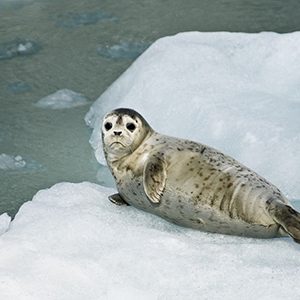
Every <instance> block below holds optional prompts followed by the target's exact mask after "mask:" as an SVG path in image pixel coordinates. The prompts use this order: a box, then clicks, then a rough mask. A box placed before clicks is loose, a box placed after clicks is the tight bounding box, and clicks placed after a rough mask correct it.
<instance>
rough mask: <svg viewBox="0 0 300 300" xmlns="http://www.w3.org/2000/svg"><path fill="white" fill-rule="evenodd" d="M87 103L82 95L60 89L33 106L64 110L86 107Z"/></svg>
mask: <svg viewBox="0 0 300 300" xmlns="http://www.w3.org/2000/svg"><path fill="white" fill-rule="evenodd" d="M88 103H89V100H88V99H87V98H86V97H85V96H84V95H82V94H80V93H76V92H74V91H71V90H68V89H62V90H58V91H57V92H55V93H53V94H51V95H48V96H46V97H44V98H42V99H40V100H39V101H38V102H37V103H35V106H37V107H41V108H51V109H66V108H72V107H77V106H81V105H86V104H88Z"/></svg>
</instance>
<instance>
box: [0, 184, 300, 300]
mask: <svg viewBox="0 0 300 300" xmlns="http://www.w3.org/2000/svg"><path fill="white" fill-rule="evenodd" d="M111 193H115V190H111V189H108V188H104V187H101V186H99V185H95V184H91V183H79V184H70V183H60V184H57V185H55V186H53V187H52V188H50V189H47V190H42V191H39V192H38V193H37V194H36V196H34V198H33V200H32V201H29V202H27V203H25V204H24V205H23V206H22V207H21V209H20V211H19V213H18V214H17V215H16V218H15V219H14V220H13V221H12V222H11V223H10V225H9V230H8V231H7V232H6V233H4V234H3V235H2V236H0V265H1V269H0V298H1V299H14V300H16V299H30V300H35V299H36V300H40V299H43V300H48V299H49V300H50V299H51V300H53V299H61V300H69V299H78V300H82V299H91V300H96V299H97V300H98V299H109V300H111V299H137V300H138V299H222V300H223V299H299V297H300V286H299V276H300V268H299V265H300V255H299V245H298V244H296V243H294V242H293V241H292V239H290V238H278V239H270V240H259V239H250V238H240V237H233V236H224V235H219V234H208V233H203V232H199V231H196V230H192V229H186V228H182V227H178V226H176V225H173V224H171V223H169V222H167V221H164V220H163V219H161V218H159V217H157V216H154V215H151V214H148V213H146V212H143V211H140V210H137V209H135V208H133V207H130V206H125V207H124V206H121V207H120V206H116V205H114V204H112V203H110V202H109V201H108V200H107V196H108V195H109V194H111ZM7 218H8V217H7V216H6V217H5V219H6V221H5V222H6V225H4V227H3V228H6V229H7V227H8V224H7V221H8V219H7ZM1 219H2V218H1V217H0V224H1ZM0 227H1V225H0ZM6 229H5V230H6ZM5 230H4V231H5Z"/></svg>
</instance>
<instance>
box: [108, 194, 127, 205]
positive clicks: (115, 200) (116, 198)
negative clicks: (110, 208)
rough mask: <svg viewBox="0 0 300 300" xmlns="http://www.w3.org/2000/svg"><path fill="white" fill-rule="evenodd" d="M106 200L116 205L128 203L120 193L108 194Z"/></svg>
mask: <svg viewBox="0 0 300 300" xmlns="http://www.w3.org/2000/svg"><path fill="white" fill-rule="evenodd" d="M108 200H109V201H110V202H112V203H114V204H116V205H129V204H128V203H127V202H126V201H125V200H124V199H123V198H122V197H121V195H120V194H113V195H110V196H108Z"/></svg>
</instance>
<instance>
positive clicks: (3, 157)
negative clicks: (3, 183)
mask: <svg viewBox="0 0 300 300" xmlns="http://www.w3.org/2000/svg"><path fill="white" fill-rule="evenodd" d="M25 166H26V162H25V160H24V159H23V158H22V156H20V155H17V156H13V155H8V154H5V153H2V154H0V170H18V169H22V168H24V167H25Z"/></svg>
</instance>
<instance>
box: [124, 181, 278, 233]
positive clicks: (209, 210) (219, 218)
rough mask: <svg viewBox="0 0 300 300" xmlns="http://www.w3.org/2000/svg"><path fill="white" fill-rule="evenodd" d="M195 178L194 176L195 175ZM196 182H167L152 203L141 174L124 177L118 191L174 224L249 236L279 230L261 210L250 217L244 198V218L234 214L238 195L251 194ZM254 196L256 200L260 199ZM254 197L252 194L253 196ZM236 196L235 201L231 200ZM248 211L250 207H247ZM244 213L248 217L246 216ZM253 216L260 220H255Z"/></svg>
mask: <svg viewBox="0 0 300 300" xmlns="http://www.w3.org/2000/svg"><path fill="white" fill-rule="evenodd" d="M195 179H197V178H196V177H195ZM195 181H196V182H197V183H195V182H192V183H191V182H185V183H180V184H175V183H174V182H172V181H171V182H167V183H166V188H165V191H164V194H163V197H162V198H161V202H160V203H159V204H153V203H151V202H150V201H149V199H148V198H147V196H146V194H145V192H144V189H143V184H142V178H141V177H140V178H136V179H135V180H132V179H131V180H130V181H128V182H127V181H125V182H123V183H122V185H121V186H119V193H120V194H121V196H122V197H123V198H124V199H125V201H126V202H128V203H129V204H130V205H132V206H135V207H137V208H139V209H142V210H145V211H147V212H150V213H153V214H155V215H158V216H160V217H162V218H164V219H167V220H169V221H171V222H173V223H175V224H178V225H181V226H185V227H190V228H194V229H198V230H202V231H207V232H216V233H223V234H232V235H242V236H250V237H260V238H269V237H274V236H276V235H277V234H278V225H276V224H275V223H274V221H273V220H272V219H271V218H269V217H267V216H265V218H264V216H263V212H264V210H263V209H261V210H258V211H260V212H257V211H255V212H253V217H252V218H251V217H249V211H247V209H248V210H249V209H250V210H251V204H250V205H249V206H245V205H244V203H245V200H244V199H241V201H240V203H241V204H243V205H244V206H245V207H244V208H243V209H244V210H245V218H243V216H240V215H237V214H236V213H235V211H241V212H242V208H241V207H239V208H238V209H237V208H235V206H237V205H239V197H243V196H245V195H246V196H249V195H251V189H250V190H249V191H248V192H242V191H241V190H240V189H239V190H238V191H237V192H236V194H234V197H233V193H229V192H227V193H221V192H220V190H219V193H218V187H216V188H215V189H213V188H210V189H205V188H202V189H201V188H200V184H199V180H195ZM191 184H198V185H199V191H198V193H197V192H195V188H192V185H191ZM259 197H260V196H259V195H258V197H257V202H259V201H261V199H259ZM253 198H254V199H255V197H253ZM232 199H233V200H235V201H234V202H233V201H232ZM257 202H255V201H253V206H254V207H255V206H256V207H257ZM250 215H251V211H250ZM246 216H247V218H246ZM256 219H257V220H259V221H257V222H256Z"/></svg>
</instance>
